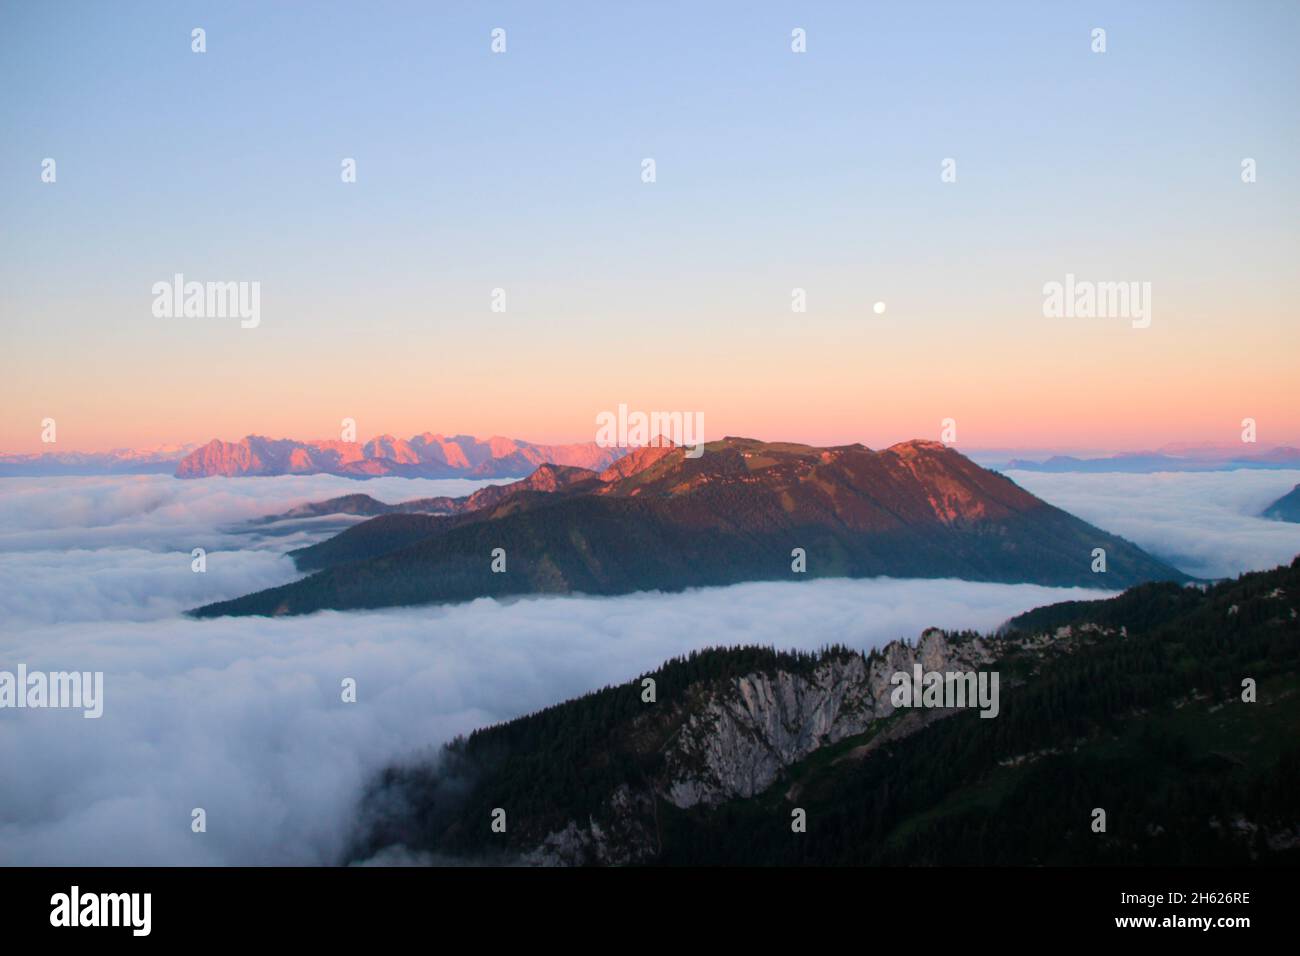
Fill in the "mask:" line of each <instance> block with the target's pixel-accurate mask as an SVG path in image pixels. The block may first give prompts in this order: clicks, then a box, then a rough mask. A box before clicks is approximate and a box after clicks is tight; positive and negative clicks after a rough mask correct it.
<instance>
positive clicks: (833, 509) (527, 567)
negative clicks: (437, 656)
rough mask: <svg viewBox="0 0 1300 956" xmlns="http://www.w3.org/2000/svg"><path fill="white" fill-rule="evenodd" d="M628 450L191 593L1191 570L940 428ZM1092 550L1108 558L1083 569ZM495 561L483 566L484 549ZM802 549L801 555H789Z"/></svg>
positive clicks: (417, 597)
mask: <svg viewBox="0 0 1300 956" xmlns="http://www.w3.org/2000/svg"><path fill="white" fill-rule="evenodd" d="M656 452H657V453H656V454H650V453H646V454H644V455H642V456H641V459H640V461H639V464H640V466H641V467H638V468H635V469H629V468H627V467H625V468H623V469H617V468H616V469H612V470H608V471H607V472H606V473H604V474H603V475H595V474H591V473H583V472H581V471H576V472H572V473H569V474H567V475H566V480H565V481H564V482H562V483H560V484H559V485H555V487H554V488H553V489H552V490H544V488H543V486H550V485H551V484H552V481H551V480H550V479H549V478H548V479H547V480H546V481H542V482H534V481H532V479H531V478H530V479H528V480H527V481H525V482H523V483H515V485H513V486H503V487H501V488H499V489H482V490H481V491H479V492H476V495H478V496H483V500H484V502H485V503H484V505H483V506H482V507H478V508H476V509H474V510H468V511H466V510H463V509H462V510H459V512H458V513H451V514H446V515H430V514H411V515H401V514H386V515H381V516H379V517H376V518H371V519H370V520H368V521H363V522H360V523H358V524H355V525H353V526H352V527H350V528H348V529H347V530H346V531H344V532H343V533H342V534H340V535H337V536H336V537H334V538H331V539H329V540H328V541H325V542H322V543H321V544H319V545H314V546H312V547H310V548H306V549H303V550H301V551H298V552H294V559H295V561H297V562H298V563H299V566H300V568H302V569H303V570H314V571H315V572H316V573H314V574H312V575H311V576H310V577H307V578H304V579H301V580H299V581H296V582H293V583H291V584H288V585H284V586H282V587H279V588H272V589H269V590H267V591H261V592H256V593H254V594H251V595H245V596H244V597H242V598H236V599H234V600H231V601H223V602H218V603H216V604H211V605H207V606H205V607H202V608H197V609H195V610H194V611H192V612H191V613H193V614H195V615H197V616H200V617H209V616H217V615H220V614H269V615H275V614H301V613H310V612H311V611H314V610H322V609H326V608H333V609H337V610H345V609H349V608H377V607H389V606H400V605H413V604H425V603H447V602H455V601H466V600H473V599H475V598H479V597H509V596H520V595H526V594H566V593H583V594H592V595H600V594H605V595H612V594H625V593H630V592H632V591H641V590H665V591H677V590H682V589H684V588H687V587H701V586H716V585H728V584H737V583H741V582H744V581H779V580H787V581H788V580H803V579H806V578H807V577H871V576H880V575H884V576H890V577H920V578H925V577H929V578H935V577H956V578H963V579H966V580H977V581H1003V582H1008V583H1038V584H1049V585H1059V586H1086V587H1094V588H1095V587H1097V586H1098V585H1099V584H1103V583H1104V584H1105V585H1107V586H1109V587H1112V588H1116V589H1118V588H1121V587H1124V586H1126V585H1129V584H1133V583H1138V582H1139V581H1145V580H1175V581H1185V580H1187V576H1186V575H1184V574H1182V573H1181V572H1179V571H1178V570H1177V569H1175V568H1173V567H1171V566H1169V565H1167V564H1165V563H1164V562H1162V561H1160V560H1158V559H1156V558H1153V557H1151V556H1150V555H1148V554H1146V553H1145V552H1144V551H1142V550H1141V549H1140V548H1138V547H1136V546H1135V545H1133V544H1131V543H1129V542H1127V541H1124V540H1123V539H1122V538H1118V537H1117V536H1115V535H1111V534H1109V533H1107V532H1105V531H1102V530H1101V529H1098V528H1095V527H1093V526H1092V525H1089V524H1087V523H1086V522H1083V521H1081V520H1080V519H1078V518H1075V517H1074V516H1072V515H1069V514H1067V513H1066V512H1064V511H1062V510H1061V509H1059V508H1056V507H1054V506H1052V505H1050V504H1048V503H1046V502H1044V501H1042V500H1041V499H1039V498H1036V497H1035V496H1033V495H1031V494H1030V493H1029V492H1027V491H1025V490H1024V489H1022V488H1020V487H1019V486H1018V485H1016V484H1015V482H1013V481H1012V480H1011V479H1009V478H1007V477H1005V476H1003V475H1000V474H997V473H996V472H992V471H989V470H987V469H984V468H981V467H980V466H979V465H976V464H975V463H974V462H972V461H970V459H968V458H966V457H965V456H963V455H961V454H960V453H958V452H957V451H955V450H954V449H951V448H948V447H946V446H944V445H942V444H939V443H937V442H927V441H912V442H902V443H899V444H897V445H893V446H890V447H889V448H887V449H884V450H882V451H879V452H874V451H871V450H870V449H867V448H865V447H863V446H861V445H845V446H835V447H831V448H817V447H813V446H808V445H797V444H791V443H769V442H761V441H758V440H756V439H746V438H725V439H721V440H719V441H716V442H711V443H709V444H708V445H707V446H706V451H705V453H704V454H703V455H702V456H701V457H698V458H690V457H688V456H687V455H686V454H685V452H684V450H683V449H677V448H671V449H668V450H666V451H664V450H661V449H656ZM1097 548H1102V549H1104V550H1105V558H1106V571H1105V575H1104V576H1103V575H1101V574H1097V573H1094V572H1092V570H1091V568H1092V565H1093V562H1094V560H1095V554H1094V550H1095V549H1097ZM499 552H504V555H503V559H504V560H505V561H506V562H507V563H506V564H504V565H500V567H502V568H504V572H501V571H494V570H493V564H494V562H495V558H494V557H493V556H494V555H496V554H498V553H499ZM800 561H803V562H804V565H803V568H804V569H803V570H800V569H799V562H800Z"/></svg>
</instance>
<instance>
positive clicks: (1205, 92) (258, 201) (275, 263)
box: [0, 0, 1300, 451]
mask: <svg viewBox="0 0 1300 956" xmlns="http://www.w3.org/2000/svg"><path fill="white" fill-rule="evenodd" d="M195 26H201V27H204V28H205V29H206V31H207V44H208V52H207V53H205V54H202V55H199V54H194V53H192V52H191V51H190V30H191V29H192V28H193V27H195ZM498 26H499V27H503V28H505V29H506V30H507V31H508V52H507V53H506V54H504V55H492V54H491V53H490V51H489V33H490V31H491V29H492V28H493V27H498ZM1098 26H1100V27H1104V28H1105V29H1106V30H1107V42H1108V51H1107V52H1106V53H1105V54H1094V53H1092V52H1091V51H1090V48H1089V44H1090V37H1089V33H1090V31H1091V29H1092V28H1093V27H1098ZM794 27H803V28H805V29H806V30H807V33H808V52H807V53H806V54H803V55H796V54H793V53H791V52H790V48H789V42H790V40H789V38H790V31H791V29H792V28H794ZM1298 45H1300V4H1296V3H1293V2H1277V3H1271V2H1262V0H1244V2H1238V3H1226V2H1224V3H1196V2H1169V3H1153V2H1152V3H1132V2H1124V3H1040V2H1026V3H1009V2H1006V3H1004V2H990V3H987V4H972V3H957V2H954V3H902V2H898V3H887V4H867V3H843V4H838V3H816V4H795V3H754V2H744V3H740V2H736V3H698V2H697V3H680V4H675V3H666V2H655V3H617V4H615V3H608V2H606V3H589V4H588V3H581V4H580V3H560V2H552V3H536V2H532V3H519V4H506V3H476V4H451V3H447V4H435V3H409V4H398V3H366V4H362V3H350V4H332V3H331V4H310V5H308V4H266V3H247V4H245V3H222V4H220V5H214V4H198V3H193V4H191V3H177V2H168V3H131V4H102V3H90V2H86V3H66V2H49V3H37V2H21V3H16V2H5V3H3V4H2V5H0V131H2V132H3V135H2V136H0V222H2V223H3V228H2V230H0V451H48V450H60V451H67V450H73V449H81V450H101V449H106V448H111V447H118V446H145V445H152V444H157V443H164V442H181V441H200V440H201V441H206V440H208V439H210V438H213V437H221V438H225V439H232V440H233V439H236V438H239V437H241V436H243V435H245V434H248V433H258V434H266V435H271V436H276V437H290V436H291V437H296V438H311V437H337V434H338V428H339V421H340V419H342V418H343V417H351V418H354V419H356V420H357V423H358V432H359V435H360V437H361V438H363V439H364V438H369V437H371V436H373V435H376V434H380V433H391V434H396V435H399V436H409V435H411V434H414V433H416V432H420V431H424V430H434V431H441V432H446V433H454V432H469V433H473V434H479V435H489V434H505V435H511V436H514V437H520V438H529V439H533V440H538V441H577V440H590V439H592V438H593V437H594V433H595V416H596V414H597V413H598V412H600V411H602V410H607V409H614V408H616V407H617V405H618V404H619V403H620V402H626V403H628V404H629V405H630V406H631V407H632V408H640V409H645V410H652V409H661V410H691V411H695V410H698V411H702V412H703V413H704V415H705V430H706V436H707V437H710V438H713V437H720V436H721V435H723V434H745V435H751V436H755V437H760V438H770V439H789V440H802V441H810V442H814V443H819V444H822V443H836V442H849V441H862V442H864V443H866V444H868V445H871V446H873V447H879V446H882V445H886V444H889V443H891V442H894V441H898V440H902V439H906V438H910V437H918V436H919V437H931V438H937V437H939V428H940V421H941V419H943V418H945V417H952V418H955V419H956V420H957V423H958V447H961V446H963V445H965V446H969V447H990V446H1001V447H1020V448H1025V447H1051V448H1068V447H1082V448H1145V447H1153V446H1158V445H1161V444H1164V443H1167V442H1177V441H1212V442H1223V443H1229V442H1233V441H1236V440H1237V439H1238V437H1239V432H1240V422H1241V419H1242V418H1243V417H1246V416H1251V417H1254V418H1255V419H1257V421H1258V422H1259V438H1260V442H1261V444H1271V443H1274V442H1278V441H1294V440H1296V439H1297V438H1300V400H1298V399H1300V384H1297V383H1298V382H1300V374H1297V355H1298V354H1300V349H1298V346H1300V331H1298V330H1297V321H1298V320H1300V279H1298V278H1297V274H1298V273H1300V270H1298V269H1297V268H1296V263H1297V262H1298V261H1300V239H1298V231H1297V226H1296V223H1297V221H1300V174H1298V173H1297V169H1296V157H1297V155H1300V135H1298V134H1297V124H1298V122H1300V83H1297V78H1298V73H1300V71H1298V70H1297V56H1298V55H1297V53H1296V50H1297V48H1298ZM45 157H53V158H55V159H56V161H57V163H58V182H57V183H56V184H53V185H49V184H43V183H42V182H41V181H40V172H41V161H42V159H43V158H45ZM344 157H355V158H356V160H357V163H358V182H357V183H356V184H354V185H345V184H343V183H341V182H340V177H339V171H340V161H341V160H342V159H343V158H344ZM643 157H653V158H654V159H655V160H656V163H657V166H658V182H656V183H655V184H653V185H647V184H644V183H642V182H641V180H640V163H641V160H642V158H643ZM945 157H954V158H955V159H956V160H957V164H958V166H957V169H958V181H957V182H956V183H954V184H943V183H941V182H940V178H939V172H940V162H941V160H943V159H944V158H945ZM1243 157H1253V158H1254V159H1255V160H1256V161H1257V163H1258V182H1256V183H1254V184H1251V185H1245V184H1243V183H1242V182H1241V180H1240V163H1241V160H1242V158H1243ZM177 272H180V273H183V274H184V275H185V276H186V277H187V278H188V279H197V280H201V281H202V280H218V281H238V280H245V281H252V280H256V281H259V282H260V283H261V286H262V292H261V295H262V304H261V312H262V316H261V325H260V327H259V328H257V329H248V330H246V329H241V328H240V327H239V323H238V320H232V319H215V318H205V319H193V318H191V319H184V318H172V319H158V318H155V317H154V316H153V314H152V311H151V306H152V302H153V296H152V293H151V291H150V290H151V287H152V285H153V283H155V282H157V281H159V280H167V279H170V277H171V276H172V275H173V274H174V273H177ZM1067 272H1072V273H1074V274H1076V275H1077V276H1078V277H1079V278H1081V279H1093V280H1099V281H1102V280H1117V281H1118V280H1136V281H1147V282H1150V283H1151V284H1152V296H1153V305H1154V310H1153V321H1152V324H1151V327H1150V328H1148V329H1133V328H1131V326H1130V323H1129V322H1128V321H1127V320H1125V319H1047V318H1044V317H1043V314H1042V300H1043V296H1042V287H1043V284H1044V283H1045V282H1049V281H1054V280H1056V281H1059V280H1062V279H1063V278H1064V276H1065V274H1066V273H1067ZM494 287H503V288H505V289H506V290H507V294H508V304H509V311H508V312H507V313H506V314H504V315H500V314H493V313H492V312H490V311H489V296H490V293H491V290H492V289H493V288H494ZM794 287H802V288H805V289H806V290H807V294H808V301H809V311H808V313H807V314H804V315H795V314H792V313H791V311H790V292H791V289H792V288H794ZM876 301H884V302H885V303H887V307H888V308H887V312H886V313H885V315H884V316H883V317H876V316H875V315H873V313H872V309H871V306H872V304H873V303H874V302H876ZM47 416H48V417H53V418H55V419H56V421H57V422H58V430H59V431H58V435H59V442H58V445H57V447H56V448H51V446H48V445H42V444H41V443H40V422H41V419H43V418H45V417H47Z"/></svg>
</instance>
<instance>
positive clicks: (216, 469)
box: [176, 432, 624, 478]
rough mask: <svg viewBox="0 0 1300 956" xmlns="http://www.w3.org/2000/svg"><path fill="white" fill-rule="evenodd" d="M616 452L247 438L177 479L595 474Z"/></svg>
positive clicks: (508, 443)
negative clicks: (538, 471) (558, 468)
mask: <svg viewBox="0 0 1300 956" xmlns="http://www.w3.org/2000/svg"><path fill="white" fill-rule="evenodd" d="M623 453H624V449H621V448H604V447H601V446H600V445H597V444H596V443H595V442H584V443H580V444H573V445H538V444H534V443H533V442H527V441H519V440H517V439H514V438H501V437H492V438H487V439H483V438H474V437H473V436H470V435H452V436H450V437H448V436H444V435H435V434H432V433H429V432H425V433H424V434H421V435H416V436H414V437H413V438H410V439H401V438H393V437H392V436H391V435H381V436H380V437H378V438H372V439H371V440H370V441H368V442H366V443H365V444H359V443H357V442H345V441H328V440H326V441H295V440H292V439H271V438H263V437H261V436H258V435H249V436H248V437H247V438H244V439H243V440H242V441H237V442H224V441H220V440H218V439H214V440H212V441H210V442H208V443H207V444H206V445H204V446H203V447H201V448H196V449H195V450H194V451H192V452H190V453H189V454H188V455H186V456H185V457H184V458H182V459H181V460H180V462H179V463H178V464H177V466H176V477H177V478H207V477H211V476H213V475H223V476H225V477H241V476H245V475H314V474H327V475H341V476H343V477H346V478H376V477H379V476H381V475H394V476H397V477H402V478H509V477H518V476H520V475H526V474H528V473H529V472H531V471H533V469H535V468H536V467H537V466H538V465H541V464H557V465H569V466H573V467H578V468H588V469H596V470H600V469H603V468H606V467H608V466H609V465H611V464H613V462H615V461H617V460H618V459H619V458H620V457H621V456H622V455H623Z"/></svg>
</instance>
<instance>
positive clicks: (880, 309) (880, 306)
mask: <svg viewBox="0 0 1300 956" xmlns="http://www.w3.org/2000/svg"><path fill="white" fill-rule="evenodd" d="M871 311H872V312H874V313H876V315H884V314H885V303H883V302H877V303H876V304H875V305H873V306H872V307H871Z"/></svg>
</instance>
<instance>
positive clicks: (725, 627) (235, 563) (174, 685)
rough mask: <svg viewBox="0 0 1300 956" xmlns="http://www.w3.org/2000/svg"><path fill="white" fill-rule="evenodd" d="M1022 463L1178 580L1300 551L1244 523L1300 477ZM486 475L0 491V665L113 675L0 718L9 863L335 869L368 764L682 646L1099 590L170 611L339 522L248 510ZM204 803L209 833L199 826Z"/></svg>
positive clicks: (404, 494) (947, 589) (796, 640)
mask: <svg viewBox="0 0 1300 956" xmlns="http://www.w3.org/2000/svg"><path fill="white" fill-rule="evenodd" d="M1013 477H1015V479H1016V480H1017V481H1020V482H1021V483H1022V484H1024V485H1025V486H1026V487H1028V488H1030V490H1032V491H1034V492H1035V493H1036V494H1039V495H1041V496H1042V497H1044V498H1046V499H1048V500H1050V501H1052V502H1053V503H1054V504H1058V505H1060V506H1062V507H1065V508H1066V509H1067V510H1071V511H1074V512H1075V513H1077V514H1079V515H1080V516H1082V517H1084V518H1086V519H1088V520H1090V521H1092V522H1094V523H1096V524H1098V525H1100V526H1101V527H1104V528H1106V529H1107V530H1112V531H1116V532H1118V533H1120V534H1123V535H1125V536H1126V537H1129V538H1130V539H1132V540H1134V541H1136V542H1137V543H1138V544H1140V545H1142V546H1144V547H1147V548H1149V549H1151V550H1153V551H1155V552H1157V553H1160V554H1162V556H1165V557H1172V556H1173V555H1175V554H1181V555H1183V556H1184V557H1185V558H1186V559H1187V560H1186V561H1184V562H1178V563H1180V566H1182V567H1184V569H1185V570H1188V571H1190V572H1192V573H1201V574H1213V575H1216V576H1217V575H1220V574H1232V573H1237V572H1238V571H1241V570H1246V569H1249V568H1257V567H1266V566H1272V565H1273V564H1277V563H1280V562H1281V561H1283V560H1288V561H1289V560H1290V557H1291V556H1292V555H1294V554H1295V553H1296V552H1300V525H1290V526H1288V525H1283V524H1279V523H1275V522H1267V521H1263V520H1261V519H1258V518H1255V517H1252V515H1253V514H1254V513H1257V512H1258V511H1259V510H1260V509H1262V508H1263V507H1264V506H1265V505H1266V504H1268V503H1269V501H1271V500H1273V499H1274V498H1276V497H1278V496H1279V495H1281V494H1282V493H1284V492H1285V491H1287V490H1289V489H1290V487H1291V486H1292V485H1294V484H1295V482H1296V481H1297V480H1300V476H1298V475H1296V474H1295V473H1281V472H1269V473H1255V472H1224V473H1214V474H1193V475H1170V476H1159V475H1087V476H1080V475H1042V474H1032V475H1029V474H1018V475H1014V476H1013ZM480 484H481V483H471V482H464V481H409V480H404V479H381V480H378V481H371V482H366V483H364V485H359V484H358V483H355V482H350V481H347V480H346V479H338V478H331V477H324V476H312V477H284V478H267V479H234V480H232V479H219V478H218V479H203V480H196V481H181V480H177V479H172V478H169V477H162V476H148V477H143V478H139V477H131V478H59V479H39V480H37V479H0V529H2V530H0V669H8V670H13V669H15V667H16V665H17V664H18V663H25V664H26V665H27V666H28V668H29V669H31V670H46V671H49V670H81V671H103V672H104V674H105V686H104V712H103V716H102V717H101V718H99V719H97V720H86V719H83V717H82V715H81V713H80V712H79V711H58V710H0V767H3V768H4V785H3V787H0V863H6V864H42V865H55V864H67V865H110V864H124V865H134V864H319V863H334V862H337V861H338V860H339V856H340V854H341V853H342V852H343V850H344V848H345V845H346V842H347V840H348V838H349V836H350V832H351V826H352V822H353V820H354V818H355V811H356V806H357V800H358V797H359V794H360V791H361V788H362V787H363V785H364V784H365V782H366V781H367V780H368V779H369V778H370V776H371V774H373V773H374V772H375V771H376V770H378V769H379V768H381V767H383V766H385V765H387V764H389V763H391V762H393V761H394V760H398V759H407V758H409V757H411V756H412V755H413V754H419V753H421V752H425V751H431V750H432V749H433V748H434V747H436V745H437V744H439V743H441V742H443V741H445V740H447V739H449V738H450V737H452V736H454V735H456V734H459V733H464V732H467V731H469V730H472V729H473V728H475V727H479V726H482V725H484V724H487V723H492V722H495V721H499V720H505V719H509V718H511V717H514V716H518V715H519V714H522V713H526V712H529V711H532V710H535V709H537V708H539V707H543V706H546V705H548V704H552V703H555V702H557V701H559V700H562V699H565V698H568V697H572V696H575V695H578V694H581V693H584V692H586V691H589V690H592V689H594V688H597V687H600V686H602V685H604V684H608V683H615V682H622V681H625V680H628V679H630V678H632V677H634V676H636V675H637V674H639V673H642V672H644V671H648V670H652V669H653V668H655V667H656V666H657V665H658V664H660V663H662V661H664V660H665V659H666V658H668V657H672V656H674V655H676V654H680V653H682V652H684V651H688V650H690V649H692V648H696V647H703V646H714V645H722V644H742V643H745V644H755V643H757V644H771V645H774V646H777V647H783V648H804V649H815V648H817V647H820V646H823V645H825V644H827V643H831V642H840V643H845V644H848V645H851V646H855V647H862V648H868V647H873V646H878V645H880V644H883V643H886V642H888V641H890V640H894V639H896V638H900V637H909V638H911V637H915V636H916V635H917V634H919V633H920V631H921V630H923V629H924V628H925V627H928V626H939V627H945V628H961V627H971V628H978V629H991V628H993V627H995V626H997V625H998V624H1000V623H1001V622H1002V621H1004V620H1005V619H1006V618H1008V617H1010V616H1012V615H1014V614H1016V613H1018V612H1020V611H1023V610H1025V609H1027V608H1030V607H1035V606H1038V605H1041V604H1045V603H1050V602H1052V601H1057V600H1065V599H1070V598H1078V597H1081V596H1090V595H1092V594H1094V593H1096V592H1088V591H1083V590H1078V589H1069V590H1066V589H1053V588H1044V587H1038V586H1034V585H998V584H984V583H971V582H962V581H951V580H927V581H917V580H909V581H900V580H890V579H883V578H879V579H871V580H857V581H848V580H811V581H806V582H799V583H781V584H747V585H740V586H737V587H733V588H716V589H702V590H697V591H692V592H687V593H684V594H677V595H660V594H637V595H629V596H626V597H618V598H583V597H566V598H544V599H529V600H519V601H514V602H510V603H499V602H495V601H490V600H481V601H475V602H473V603H470V604H464V605H458V606H453V607H440V608H417V609H402V610H391V611H378V612H349V613H338V612H324V613H319V614H314V615H310V616H306V617H296V618H281V619H261V618H232V619H217V620H205V621H194V620H190V619H187V618H183V617H180V616H179V613H180V611H181V610H182V609H184V608H188V607H193V606H195V605H197V604H202V603H207V602H209V601H213V600H219V599H222V598H226V597H232V596H235V595H237V594H240V593H244V592H246V591H249V590H252V589H255V588H260V587H266V586H270V585H274V584H278V583H282V582H284V581H288V580H291V579H292V578H293V577H294V576H295V572H294V571H293V568H292V565H291V563H290V562H289V561H288V559H287V558H284V557H283V552H284V551H286V550H288V549H290V548H292V547H299V546H302V545H303V544H307V543H310V542H312V541H314V540H319V539H320V538H321V537H322V536H324V535H325V534H326V533H328V530H327V528H326V527H325V526H324V525H321V526H319V527H314V526H313V525H312V523H310V522H308V523H306V524H305V526H301V525H295V526H294V530H293V531H292V532H291V533H289V534H285V535H279V534H276V533H273V532H272V531H268V530H267V529H259V530H258V531H256V532H252V531H250V529H249V526H248V525H247V524H246V522H247V521H248V520H249V519H252V518H256V517H258V516H261V515H264V514H268V513H278V512H282V511H284V510H286V509H287V508H289V507H292V506H293V505H296V504H301V503H303V502H306V501H311V500H319V499H321V498H326V497H330V496H332V495H337V494H344V493H350V492H356V491H358V490H360V491H365V492H366V493H369V494H372V495H374V496H375V497H377V498H380V499H381V500H385V501H399V500H403V499H407V498H413V497H425V496H428V495H436V494H465V493H468V491H470V490H473V488H475V487H478V486H479V485H480ZM194 547H205V548H207V549H208V570H207V572H206V573H205V574H195V573H193V572H192V571H191V570H190V561H191V558H190V552H191V549H192V548H194ZM1288 549H1289V550H1288ZM1175 560H1176V559H1175ZM1188 562H1194V563H1188ZM344 678H353V679H355V680H356V682H357V688H358V701H357V703H355V704H345V703H343V702H342V700H341V694H340V686H341V681H342V680H343V679H344ZM196 807H201V808H203V809H204V810H205V811H206V813H207V832H206V833H202V834H195V833H192V832H191V829H190V820H191V811H192V810H193V809H194V808H196Z"/></svg>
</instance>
